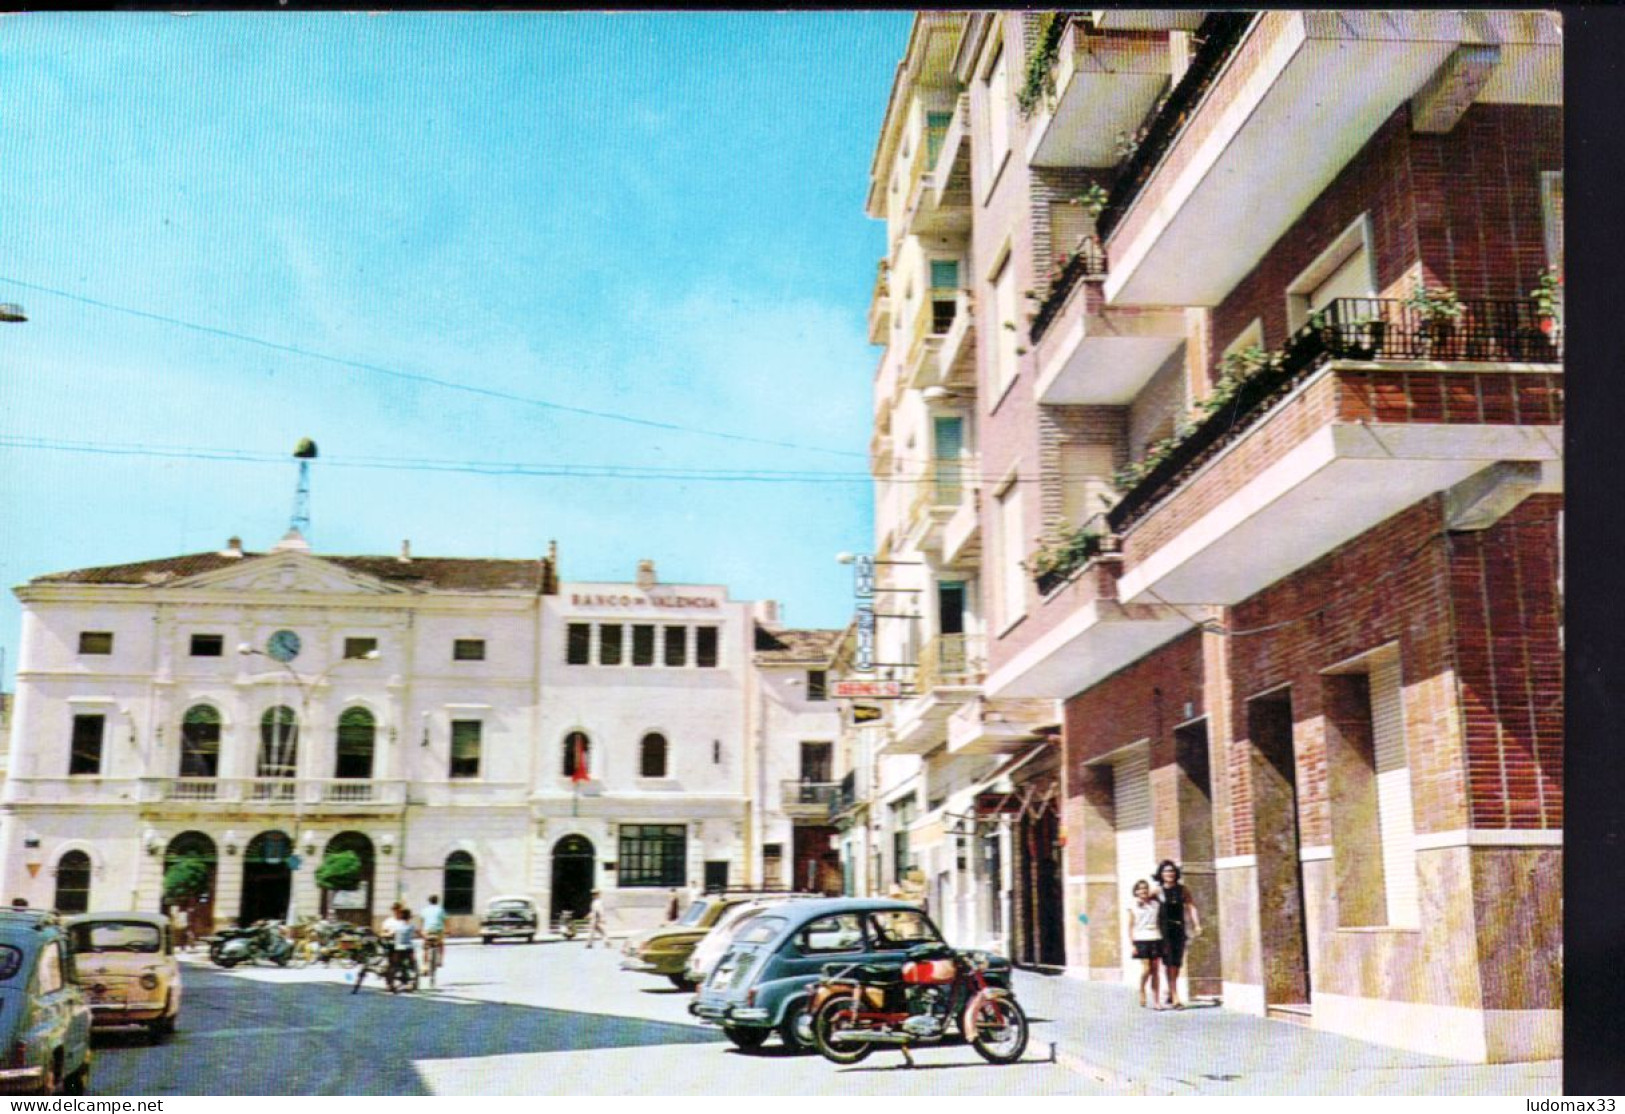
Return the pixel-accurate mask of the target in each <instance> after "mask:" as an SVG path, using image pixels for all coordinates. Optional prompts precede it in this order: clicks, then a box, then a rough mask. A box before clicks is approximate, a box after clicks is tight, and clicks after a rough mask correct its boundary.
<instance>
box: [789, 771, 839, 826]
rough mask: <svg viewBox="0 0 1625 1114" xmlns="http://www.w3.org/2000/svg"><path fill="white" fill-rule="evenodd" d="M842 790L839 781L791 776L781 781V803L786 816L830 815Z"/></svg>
mask: <svg viewBox="0 0 1625 1114" xmlns="http://www.w3.org/2000/svg"><path fill="white" fill-rule="evenodd" d="M840 791H841V786H840V783H839V782H834V781H799V780H796V779H794V778H790V779H787V780H785V781H782V782H780V783H779V803H780V805H781V806H783V808H784V813H785V815H786V816H820V817H822V816H828V815H829V812H830V807H831V805H832V803H833V802H834V801H835V800H836V798H837V797H838V796H839V794H840Z"/></svg>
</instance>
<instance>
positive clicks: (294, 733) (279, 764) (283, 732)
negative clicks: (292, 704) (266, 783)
mask: <svg viewBox="0 0 1625 1114" xmlns="http://www.w3.org/2000/svg"><path fill="white" fill-rule="evenodd" d="M298 769H299V717H298V716H296V715H294V713H293V709H292V708H289V707H286V706H279V707H276V708H267V709H266V710H265V714H264V715H263V716H261V717H260V754H259V763H258V765H257V767H256V768H255V776H256V777H293V776H295V774H296V773H297V772H298Z"/></svg>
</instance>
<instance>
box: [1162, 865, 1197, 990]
mask: <svg viewBox="0 0 1625 1114" xmlns="http://www.w3.org/2000/svg"><path fill="white" fill-rule="evenodd" d="M1182 874H1183V872H1182V871H1181V870H1180V869H1179V866H1178V864H1176V863H1175V862H1174V861H1173V860H1172V859H1164V860H1162V862H1161V863H1159V864H1158V866H1157V882H1158V883H1159V889H1158V893H1157V897H1158V899H1159V900H1160V901H1161V906H1162V911H1161V916H1160V917H1159V918H1158V921H1157V927H1158V928H1159V929H1161V930H1162V984H1163V986H1164V988H1165V989H1166V991H1167V993H1166V995H1165V1002H1166V1004H1167V1006H1168V1008H1169V1009H1175V1010H1182V1009H1184V1008H1185V1003H1184V1002H1181V1001H1180V1000H1179V969H1180V968H1181V967H1183V966H1185V945H1186V943H1187V942H1188V941H1189V940H1190V939H1192V938H1194V937H1197V936H1200V935H1202V917H1201V914H1200V913H1199V912H1198V911H1197V908H1196V902H1195V901H1193V900H1191V892H1190V890H1188V889H1186V888H1185V884H1184V883H1183V882H1181V881H1180V878H1181V877H1182Z"/></svg>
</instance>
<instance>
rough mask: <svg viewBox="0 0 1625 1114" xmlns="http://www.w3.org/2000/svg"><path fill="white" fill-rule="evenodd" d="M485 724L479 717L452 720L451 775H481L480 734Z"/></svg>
mask: <svg viewBox="0 0 1625 1114" xmlns="http://www.w3.org/2000/svg"><path fill="white" fill-rule="evenodd" d="M484 728H485V725H484V724H483V723H481V722H480V721H479V720H477V719H454V720H452V721H451V776H452V777H479V776H480V735H481V733H482V731H483V730H484Z"/></svg>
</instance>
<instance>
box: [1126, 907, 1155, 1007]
mask: <svg viewBox="0 0 1625 1114" xmlns="http://www.w3.org/2000/svg"><path fill="white" fill-rule="evenodd" d="M1160 906H1161V902H1159V901H1158V900H1157V899H1156V898H1155V897H1153V896H1151V883H1149V882H1147V881H1146V880H1145V879H1143V878H1142V879H1140V880H1139V881H1138V882H1136V883H1134V901H1133V902H1132V903H1131V904H1130V905H1129V907H1128V909H1127V913H1128V928H1129V941H1130V942H1131V943H1132V944H1133V946H1134V958H1135V959H1138V960H1139V961H1140V1006H1141V1008H1142V1009H1143V1008H1144V1007H1145V1004H1146V1003H1145V988H1146V987H1147V986H1149V987H1150V988H1151V1002H1152V1006H1151V1008H1152V1009H1161V1007H1160V1006H1158V1005H1157V1004H1156V1003H1157V1001H1158V999H1159V996H1158V994H1157V972H1158V968H1159V967H1160V966H1161V963H1162V929H1161V928H1160V927H1158V924H1157V918H1158V914H1159V913H1160V912H1161V909H1160Z"/></svg>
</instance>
